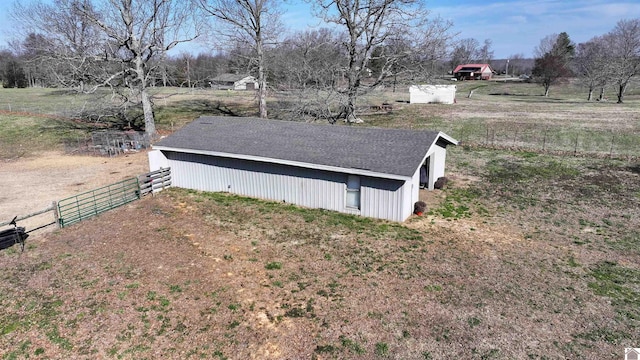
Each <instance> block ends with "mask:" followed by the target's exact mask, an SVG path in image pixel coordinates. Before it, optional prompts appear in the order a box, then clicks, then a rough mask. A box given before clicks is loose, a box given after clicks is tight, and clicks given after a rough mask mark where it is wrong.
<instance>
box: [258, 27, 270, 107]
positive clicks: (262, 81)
mask: <svg viewBox="0 0 640 360" xmlns="http://www.w3.org/2000/svg"><path fill="white" fill-rule="evenodd" d="M256 45H257V46H256V50H257V53H258V54H257V55H258V109H259V111H260V118H262V119H266V118H267V79H266V74H265V71H264V51H263V48H262V38H259V39H258V41H257V44H256Z"/></svg>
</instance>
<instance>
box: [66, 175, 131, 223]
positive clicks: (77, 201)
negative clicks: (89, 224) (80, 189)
mask: <svg viewBox="0 0 640 360" xmlns="http://www.w3.org/2000/svg"><path fill="white" fill-rule="evenodd" d="M139 198H140V186H139V184H138V178H131V179H127V180H123V181H120V182H117V183H115V184H111V185H108V186H104V187H101V188H98V189H95V190H91V191H87V192H85V193H82V194H78V195H75V196H72V197H69V198H66V199H63V200H60V201H58V216H59V222H60V227H65V226H67V225H71V224H73V223H76V222H78V221H82V220H84V219H87V218H90V217H92V216H95V215H98V214H100V213H103V212H105V211H108V210H111V209H113V208H116V207H118V206H122V205H124V204H127V203H130V202H132V201H135V200H138V199H139Z"/></svg>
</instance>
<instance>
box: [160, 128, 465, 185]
mask: <svg viewBox="0 0 640 360" xmlns="http://www.w3.org/2000/svg"><path fill="white" fill-rule="evenodd" d="M441 135H444V134H442V133H441ZM445 136H446V135H445ZM443 138H445V137H443ZM447 138H448V139H447ZM445 139H446V140H447V141H449V139H451V140H452V141H450V142H451V143H452V144H457V141H455V140H453V139H452V138H450V137H448V136H446V138H445ZM434 144H435V142H434ZM152 148H153V149H154V150H160V151H175V152H180V153H187V154H197V155H208V156H217V157H223V158H229V159H239V160H249V161H257V162H263V163H272V164H281V165H289V166H294V167H301V168H307V169H315V170H325V171H332V172H338V173H347V174H352V175H361V176H370V177H377V178H383V179H392V180H400V181H410V180H411V176H404V175H398V174H387V173H381V172H376V171H371V170H366V169H356V168H344V167H338V166H330V165H320V164H312V163H306V162H300V161H291V160H282V159H275V158H267V157H262V156H254V155H244V154H231V153H224V152H217V151H209V150H197V149H186V148H176V147H168V146H157V145H154V146H152Z"/></svg>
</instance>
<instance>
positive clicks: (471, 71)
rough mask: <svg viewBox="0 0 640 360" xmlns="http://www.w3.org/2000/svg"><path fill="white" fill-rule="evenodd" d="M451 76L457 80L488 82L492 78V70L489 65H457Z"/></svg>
mask: <svg viewBox="0 0 640 360" xmlns="http://www.w3.org/2000/svg"><path fill="white" fill-rule="evenodd" d="M453 76H455V78H456V79H458V80H490V79H491V77H492V76H493V69H492V68H491V65H489V64H464V65H458V66H457V67H456V69H455V70H453Z"/></svg>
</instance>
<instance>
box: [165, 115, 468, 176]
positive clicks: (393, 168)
mask: <svg viewBox="0 0 640 360" xmlns="http://www.w3.org/2000/svg"><path fill="white" fill-rule="evenodd" d="M438 139H444V141H445V143H448V144H457V142H456V141H455V140H454V139H452V138H450V137H448V136H447V135H445V134H443V133H440V132H437V131H415V130H401V129H383V128H372V127H360V126H348V125H328V124H327V125H320V124H309V123H303V122H294V121H281V120H266V119H259V118H238V117H209V116H203V117H201V118H199V119H197V120H194V121H193V122H191V123H189V124H187V125H185V126H184V127H183V128H182V129H180V130H178V131H176V132H175V133H173V134H172V135H170V136H168V137H166V138H164V139H162V140H161V141H159V142H158V143H157V144H156V145H154V146H153V147H154V148H155V149H159V150H169V151H171V150H173V151H180V152H187V153H197V154H208V155H215V156H223V157H229V158H238V159H248V160H256V161H264V162H272V163H283V164H289V165H294V166H301V167H307V168H321V169H326V170H334V171H345V170H346V171H347V172H350V173H353V174H361V175H374V176H381V177H387V178H398V179H401V178H407V177H411V176H413V174H414V173H415V171H416V169H417V168H418V166H419V165H420V163H421V162H422V160H423V159H424V157H425V156H426V154H427V151H428V150H429V148H430V147H431V146H432V145H433V144H434V143H435V142H436V140H438Z"/></svg>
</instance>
